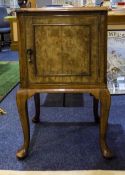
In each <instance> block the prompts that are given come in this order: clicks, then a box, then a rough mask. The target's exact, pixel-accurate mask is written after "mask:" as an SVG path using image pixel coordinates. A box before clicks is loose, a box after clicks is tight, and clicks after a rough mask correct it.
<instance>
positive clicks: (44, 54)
mask: <svg viewBox="0 0 125 175" xmlns="http://www.w3.org/2000/svg"><path fill="white" fill-rule="evenodd" d="M17 19H18V28H19V41H20V43H19V51H20V83H21V84H20V89H19V90H18V92H17V105H18V111H19V115H20V120H21V124H22V129H23V134H24V144H23V146H22V148H21V149H20V150H19V151H18V152H17V157H18V158H20V159H21V158H24V157H26V156H27V153H28V148H29V143H30V131H29V119H28V112H27V111H28V109H27V100H28V98H29V97H31V96H34V99H35V106H36V115H35V117H34V119H33V121H34V122H38V121H39V115H40V97H39V93H42V92H47V93H55V92H56V93H62V92H63V93H90V94H91V95H93V96H94V114H95V119H96V120H97V121H98V118H97V117H98V116H97V105H98V101H99V100H100V103H101V105H100V130H99V133H100V136H99V141H100V148H101V152H102V155H103V156H104V157H105V158H111V157H112V153H111V151H110V149H109V148H108V146H107V143H106V132H107V125H108V115H109V109H110V94H109V91H108V89H107V84H106V83H107V81H106V70H107V9H106V8H104V7H101V8H100V7H98V8H94V7H89V8H87V7H85V8H83V7H82V8H41V9H20V10H18V11H17Z"/></svg>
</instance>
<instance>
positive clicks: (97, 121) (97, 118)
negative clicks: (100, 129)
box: [93, 97, 100, 123]
mask: <svg viewBox="0 0 125 175" xmlns="http://www.w3.org/2000/svg"><path fill="white" fill-rule="evenodd" d="M98 104H99V100H98V99H96V98H95V97H93V113H94V118H95V122H96V123H99V122H100V117H99V115H98Z"/></svg>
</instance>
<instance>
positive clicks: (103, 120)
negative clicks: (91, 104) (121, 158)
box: [99, 89, 113, 159]
mask: <svg viewBox="0 0 125 175" xmlns="http://www.w3.org/2000/svg"><path fill="white" fill-rule="evenodd" d="M99 98H100V103H101V104H100V105H101V106H100V108H101V109H100V112H101V115H100V146H101V151H102V154H103V156H104V157H105V158H107V159H109V158H112V157H113V154H112V152H111V150H110V149H109V147H108V145H107V143H106V134H107V126H108V117H109V110H110V103H111V97H110V93H109V91H108V89H104V90H101V92H100V97H99Z"/></svg>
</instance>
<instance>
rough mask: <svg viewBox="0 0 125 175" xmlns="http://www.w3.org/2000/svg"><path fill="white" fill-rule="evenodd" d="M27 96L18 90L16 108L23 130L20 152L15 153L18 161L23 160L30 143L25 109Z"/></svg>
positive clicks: (25, 91)
mask: <svg viewBox="0 0 125 175" xmlns="http://www.w3.org/2000/svg"><path fill="white" fill-rule="evenodd" d="M27 100H28V94H27V90H19V91H18V92H17V95H16V101H17V107H18V112H19V116H20V121H21V125H22V129H23V136H24V143H23V146H22V147H21V149H20V150H18V151H17V153H16V156H17V158H18V159H23V158H25V157H26V156H27V153H28V148H29V143H30V129H29V118H28V108H27Z"/></svg>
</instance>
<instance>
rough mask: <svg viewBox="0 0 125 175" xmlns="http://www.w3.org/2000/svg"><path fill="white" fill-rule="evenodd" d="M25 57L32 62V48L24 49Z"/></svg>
mask: <svg viewBox="0 0 125 175" xmlns="http://www.w3.org/2000/svg"><path fill="white" fill-rule="evenodd" d="M26 55H27V59H28V62H29V63H32V62H33V59H32V55H33V50H32V49H27V51H26Z"/></svg>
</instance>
